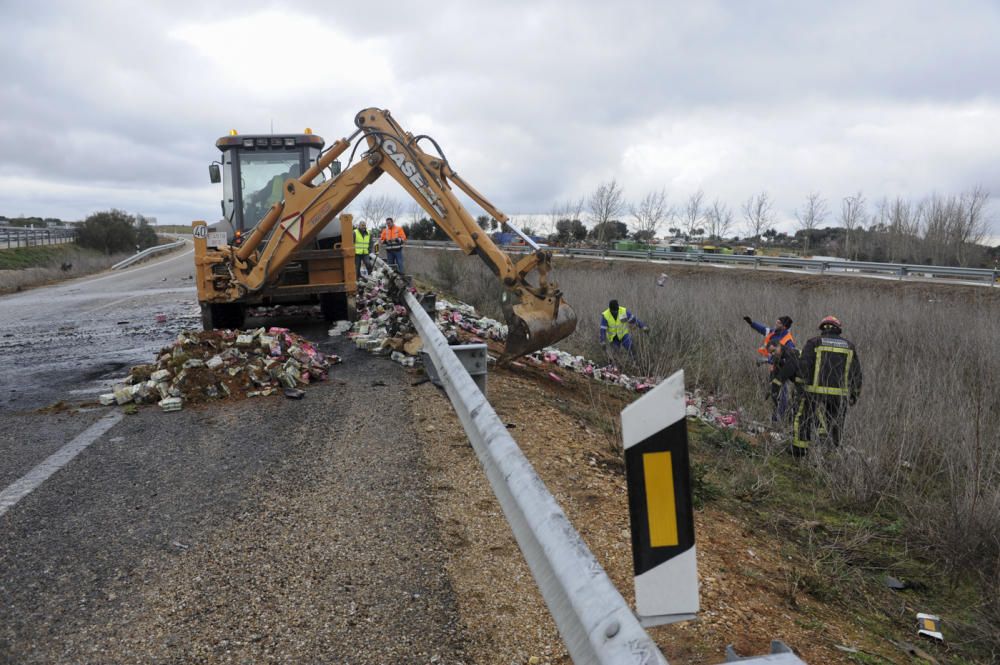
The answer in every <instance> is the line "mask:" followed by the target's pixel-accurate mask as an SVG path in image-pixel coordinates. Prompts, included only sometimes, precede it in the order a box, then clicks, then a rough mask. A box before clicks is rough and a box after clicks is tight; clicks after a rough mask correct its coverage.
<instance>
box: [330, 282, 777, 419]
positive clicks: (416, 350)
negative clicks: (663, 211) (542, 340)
mask: <svg viewBox="0 0 1000 665" xmlns="http://www.w3.org/2000/svg"><path fill="white" fill-rule="evenodd" d="M394 274H395V273H394V272H392V271H391V269H390V270H389V271H385V270H383V269H382V268H376V269H375V271H374V272H373V273H372V275H371V276H370V277H369V278H368V279H366V280H364V281H362V282H359V284H358V298H357V304H358V313H359V318H358V321H356V322H355V323H354V326H353V328H352V330H351V332H350V333H348V336H349V337H351V338H352V339H353V340H354V343H355V344H356V345H357V347H358V348H359V349H365V350H368V351H372V352H378V351H379V350H381V349H386V350H390V351H391V355H390V358H391V359H393V360H395V361H397V362H400V363H404V364H406V365H408V366H409V365H411V364H412V358H409V357H410V356H416V355H418V354H420V351H421V348H422V346H423V344H422V342H421V341H420V337H419V336H417V335H416V334H415V331H414V329H413V324H412V323H411V322H410V320H409V317H408V313H407V311H406V309H405V308H404V307H401V306H400V305H397V304H395V303H394V302H392V300H391V298H390V297H389V278H390V277H391V276H392V275H394ZM661 277H662V278H663V282H664V284H665V283H666V281H667V277H666V274H663V275H661ZM425 300H427V301H428V303H427V305H428V306H427V307H425V309H431V308H430V306H429V304H430V302H433V303H434V305H433V310H434V316H433V318H434V321H435V323H436V324H437V326H438V329H439V330H440V331H441V333H442V334H443V335H444V336H445V338H446V339H447V340H448V343H449V344H452V345H455V344H462V343H467V342H474V341H483V340H492V341H496V342H505V341H506V339H507V326H506V324H504V323H501V322H500V321H497V320H495V319H491V318H489V317H485V316H479V315H478V314H477V313H476V310H475V308H474V307H472V306H471V305H467V304H465V303H462V302H457V303H452V302H449V301H448V300H446V299H444V298H440V297H438V298H436V299H435V300H431V299H428V298H426V297H425ZM404 358H409V359H407V360H405V361H404ZM532 365H534V366H536V367H540V368H541V367H544V366H545V365H556V366H557V367H560V368H562V369H564V370H568V371H570V372H573V373H575V374H579V375H581V376H584V377H586V378H588V379H590V380H592V381H598V382H600V383H604V384H608V385H613V386H619V387H621V388H624V389H626V390H629V391H633V392H640V393H641V392H646V391H648V390H650V389H652V388H653V387H655V386H656V385H657V384H658V383H659V382H660V380H661V379H660V378H659V377H636V376H630V375H628V374H625V373H624V372H622V371H621V370H620V369H619V368H617V367H615V366H614V365H606V364H601V363H597V362H594V361H592V360H589V359H587V358H585V357H584V356H580V355H573V354H571V353H567V352H565V351H561V350H559V349H558V348H556V347H551V346H550V347H546V348H544V349H542V350H540V351H536V352H534V353H532V354H530V355H528V356H525V357H524V358H522V359H520V361H515V362H512V363H511V367H513V368H515V369H526V368H528V367H529V366H532ZM546 374H547V375H548V377H549V378H550V379H551V380H552V381H557V382H560V383H562V382H564V381H565V378H563V377H560V376H559V374H557V373H555V372H548V371H546ZM687 415H688V416H690V417H693V418H698V419H699V420H702V421H704V422H706V423H709V424H711V425H713V426H715V427H724V428H741V429H744V430H747V431H750V432H755V431H760V430H762V429H764V427H763V425H760V424H757V423H753V422H750V421H749V420H748V419H747V418H745V416H744V414H743V413H742V411H740V410H735V411H733V410H729V409H725V408H723V407H721V406H720V405H719V398H718V397H716V396H714V395H709V394H705V393H703V392H702V391H701V390H697V389H696V390H695V391H693V392H689V393H688V394H687Z"/></svg>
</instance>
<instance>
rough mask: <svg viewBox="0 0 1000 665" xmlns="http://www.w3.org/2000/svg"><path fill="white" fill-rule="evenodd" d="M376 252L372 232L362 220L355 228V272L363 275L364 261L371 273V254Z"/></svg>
mask: <svg viewBox="0 0 1000 665" xmlns="http://www.w3.org/2000/svg"><path fill="white" fill-rule="evenodd" d="M374 253H375V247H374V243H373V242H372V234H371V233H370V232H369V231H368V224H366V223H365V222H364V221H362V222H361V223H360V224H358V228H356V229H354V274H355V275H357V276H358V277H361V264H362V263H364V265H365V269H366V270H368V274H369V275H370V274H371V272H372V264H373V262H372V257H371V255H372V254H374Z"/></svg>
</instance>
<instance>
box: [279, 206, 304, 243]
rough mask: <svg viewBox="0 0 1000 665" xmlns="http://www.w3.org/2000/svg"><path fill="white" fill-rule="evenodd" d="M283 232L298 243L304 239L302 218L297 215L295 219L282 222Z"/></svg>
mask: <svg viewBox="0 0 1000 665" xmlns="http://www.w3.org/2000/svg"><path fill="white" fill-rule="evenodd" d="M281 230H282V232H283V233H287V234H288V235H290V236H291V237H292V240H294V241H296V242H298V241H299V240H301V239H302V216H301V215H299V214H298V213H296V214H295V219H291V220H290V219H289V218H286V219H285V221H283V222H281Z"/></svg>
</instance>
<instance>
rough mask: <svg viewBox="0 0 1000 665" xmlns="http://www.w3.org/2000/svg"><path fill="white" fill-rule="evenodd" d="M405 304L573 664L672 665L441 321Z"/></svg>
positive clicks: (408, 302) (410, 297)
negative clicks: (460, 356)
mask: <svg viewBox="0 0 1000 665" xmlns="http://www.w3.org/2000/svg"><path fill="white" fill-rule="evenodd" d="M405 300H406V305H407V307H408V308H409V310H410V320H411V321H412V322H413V324H414V326H415V327H416V328H417V332H419V333H420V338H421V339H422V340H423V342H424V350H425V351H426V352H427V354H428V355H429V356H430V358H431V360H432V361H433V362H434V366H435V368H436V369H437V373H438V376H439V377H440V379H441V382H442V383H443V384H444V388H445V390H446V391H447V393H448V397H449V398H451V403H452V406H453V407H454V408H455V412H456V413H457V414H458V418H459V420H461V422H462V426H463V427H464V428H465V432H466V434H467V435H468V437H469V441H470V442H471V443H472V447H473V449H474V450H475V452H476V455H477V456H478V457H479V461H480V463H481V464H482V465H483V468H484V469H485V471H486V476H487V478H489V481H490V484H491V485H492V486H493V491H494V493H495V494H496V496H497V499H498V500H499V502H500V506H501V507H502V508H503V512H504V515H505V516H506V517H507V521H508V523H509V524H510V528H511V530H512V531H513V532H514V537H515V538H516V539H517V543H518V545H519V546H520V547H521V552H522V553H523V554H524V558H525V560H526V561H527V563H528V567H529V568H530V569H531V573H532V575H534V577H535V581H536V582H537V583H538V588H539V589H540V590H541V592H542V597H543V598H545V603H546V604H547V605H548V607H549V611H550V612H551V613H552V617H553V619H555V622H556V625H557V626H558V628H559V634H560V635H561V636H562V638H563V641H564V642H565V644H566V649H567V650H568V651H569V654H570V657H571V658H572V659H573V662H574V663H578V664H579V663H597V664H601V665H611V664H613V663H614V664H617V663H623V664H624V663H630V664H636V665H639V664H642V665H654V664H662V665H667V660H666V658H664V656H663V654H662V653H661V652H660V650H659V648H658V647H657V646H656V643H655V642H653V640H652V639H651V638H650V637H649V635H648V634H647V633H646V631H645V630H644V629H643V628H642V626H640V625H639V621H638V619H636V617H635V615H634V614H633V613H632V610H631V609H630V608H629V606H628V604H627V603H626V602H625V599H624V598H622V596H621V594H620V593H618V590H617V589H616V588H615V586H614V584H612V582H611V580H610V578H608V575H607V573H606V572H604V569H603V568H602V567H601V565H600V564H599V563H598V562H597V559H595V558H594V555H593V554H592V553H591V552H590V550H589V549H588V548H587V545H586V543H584V542H583V539H582V538H581V537H580V534H578V533H577V532H576V530H575V529H574V528H573V525H572V524H571V523H570V521H569V518H567V517H566V514H565V513H564V512H563V510H562V508H560V507H559V504H558V503H557V502H556V500H555V498H554V497H553V496H552V495H551V494H550V493H549V491H548V489H546V487H545V485H544V483H542V480H541V479H540V478H539V477H538V474H536V473H535V470H534V469H533V468H532V467H531V464H530V463H529V462H528V460H527V458H525V456H524V454H523V453H522V452H521V449H520V448H518V446H517V443H516V442H515V441H514V439H513V438H512V437H511V436H510V434H509V433H508V431H507V428H506V427H505V426H504V424H503V423H502V422H501V421H500V419H499V418H498V417H497V415H496V413H495V412H494V411H493V407H492V406H490V403H489V402H488V401H487V400H486V397H485V396H484V395H483V393H482V392H480V391H479V388H478V387H477V386H476V384H475V383H474V382H473V380H472V378H471V377H470V376H469V374H468V372H467V371H466V370H465V368H464V367H463V366H462V363H461V362H460V361H459V360H458V358H457V357H456V356H455V354H454V352H453V351H452V350H451V349H450V348H449V347H448V341H447V340H446V339H445V338H444V335H442V334H441V331H440V330H438V328H437V326H436V325H435V324H434V321H433V320H431V317H430V316H429V315H428V314H427V313H426V312H424V311H423V309H422V308H421V306H420V303H419V302H417V299H416V298H415V297H414V296H413V294H412V293H406V295H405Z"/></svg>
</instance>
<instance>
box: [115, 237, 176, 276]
mask: <svg viewBox="0 0 1000 665" xmlns="http://www.w3.org/2000/svg"><path fill="white" fill-rule="evenodd" d="M183 244H184V241H183V240H177V241H174V242H172V243H168V244H166V245H156V246H154V247H150V248H149V249H144V250H142V251H141V252H139V253H138V254H133V255H132V256H130V257H128V258H127V259H125V260H124V261H119V262H118V263H116V264H114V265H113V266H111V269H112V270H120V269H121V268H127V267H128V266H130V265H132V264H133V263H135V262H136V261H141V260H142V259H144V258H146V257H147V256H152V255H153V254H159V253H160V252H165V251H167V250H168V249H174V248H175V247H180V246H181V245H183Z"/></svg>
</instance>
